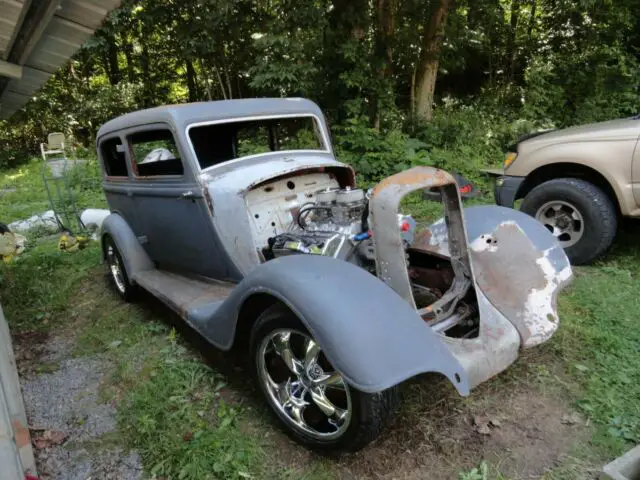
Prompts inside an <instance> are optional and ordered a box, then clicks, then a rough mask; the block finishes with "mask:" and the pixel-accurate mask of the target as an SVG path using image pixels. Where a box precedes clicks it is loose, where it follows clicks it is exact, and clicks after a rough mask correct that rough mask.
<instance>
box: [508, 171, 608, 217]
mask: <svg viewBox="0 0 640 480" xmlns="http://www.w3.org/2000/svg"><path fill="white" fill-rule="evenodd" d="M554 178H579V179H581V180H585V181H587V182H589V183H592V184H594V185H595V186H596V187H598V188H600V190H602V191H603V192H604V193H605V194H606V195H607V196H608V197H609V198H610V199H611V201H612V202H613V204H614V205H615V206H616V210H617V211H618V214H620V205H619V204H618V197H617V196H616V192H615V191H614V190H613V187H612V186H611V184H610V183H609V181H608V180H607V179H606V178H605V177H604V176H603V175H602V174H601V173H600V172H598V171H597V170H594V169H593V168H591V167H587V166H585V165H580V164H577V163H553V164H551V165H545V166H543V167H539V168H537V169H536V170H534V171H533V172H531V173H530V174H529V175H527V178H526V180H525V181H524V182H523V183H522V185H521V186H520V188H519V189H518V193H517V195H516V198H517V199H520V198H524V197H525V196H526V195H527V194H528V193H529V192H530V191H531V190H533V189H534V188H535V187H537V186H538V185H540V184H541V183H544V182H546V181H548V180H553V179H554Z"/></svg>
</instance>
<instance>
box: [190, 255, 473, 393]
mask: <svg viewBox="0 0 640 480" xmlns="http://www.w3.org/2000/svg"><path fill="white" fill-rule="evenodd" d="M265 293H266V294H269V295H272V296H273V297H274V298H276V299H278V300H280V301H281V302H283V303H284V304H285V305H287V306H288V307H289V308H290V309H291V310H292V311H293V312H294V313H295V314H296V316H297V317H298V318H299V319H300V321H301V322H302V323H303V324H304V326H305V327H306V328H307V329H308V330H309V331H310V332H311V334H312V335H313V336H314V338H315V339H316V340H317V342H318V343H319V344H320V346H321V347H322V350H323V351H324V352H325V355H326V356H327V359H328V360H329V361H330V362H331V363H332V365H333V366H334V367H335V368H336V369H337V370H338V371H340V372H341V373H342V375H343V376H344V378H345V380H346V381H347V382H348V383H349V384H350V385H352V386H354V387H356V388H357V389H359V390H362V391H364V392H378V391H382V390H384V389H387V388H389V387H392V386H394V385H396V384H398V383H400V382H402V381H404V380H406V379H408V378H410V377H413V376H415V375H418V374H420V373H426V372H436V373H440V374H442V375H444V376H445V377H447V378H448V379H449V380H450V381H451V382H452V383H453V385H454V386H455V387H456V389H457V390H458V391H459V392H460V394H462V395H468V394H469V390H470V388H471V386H472V385H471V382H470V380H469V378H468V375H467V373H466V371H465V369H464V368H463V367H462V365H461V364H460V362H459V361H458V360H457V359H456V358H455V357H454V356H453V355H452V354H451V353H450V352H449V350H448V348H447V346H446V345H445V344H444V343H443V342H442V340H441V339H440V337H439V336H438V335H437V334H435V333H434V332H432V331H431V329H430V328H429V327H428V326H427V325H426V324H425V322H424V321H423V320H422V319H421V318H420V316H419V315H418V314H417V312H416V311H415V310H413V309H412V308H411V307H410V306H409V304H408V303H407V302H406V301H404V300H403V299H402V297H400V296H399V295H398V294H397V293H396V292H394V291H393V290H392V289H391V288H390V287H389V286H387V285H386V284H385V283H384V282H382V281H380V280H378V279H377V278H376V277H374V276H373V275H371V274H370V273H368V272H366V271H365V270H362V269H361V268H359V267H357V266H355V265H352V264H350V263H348V262H344V261H342V260H336V259H333V258H330V257H324V256H316V255H293V256H287V257H282V258H278V259H275V260H271V261H269V262H267V263H264V264H262V265H260V266H258V267H256V268H255V269H254V270H253V271H251V273H249V275H248V276H247V277H245V278H244V279H243V280H242V282H240V283H239V284H238V286H237V287H236V288H235V289H234V291H233V293H232V294H231V295H230V297H229V298H228V299H227V300H226V301H225V302H224V303H223V304H222V305H221V306H220V307H219V308H218V309H217V310H216V311H215V312H213V314H212V315H211V316H210V317H209V318H208V319H206V320H205V321H204V323H203V324H201V325H195V326H196V328H197V329H198V330H199V331H200V332H202V333H203V334H204V335H205V337H207V338H208V339H209V340H210V341H212V342H213V343H214V344H216V345H218V346H220V347H221V348H224V349H229V348H231V346H232V344H233V342H234V340H235V332H236V324H237V315H238V312H239V311H240V309H241V308H242V305H243V304H244V302H246V301H247V300H248V299H249V298H250V297H251V296H252V295H255V294H265Z"/></svg>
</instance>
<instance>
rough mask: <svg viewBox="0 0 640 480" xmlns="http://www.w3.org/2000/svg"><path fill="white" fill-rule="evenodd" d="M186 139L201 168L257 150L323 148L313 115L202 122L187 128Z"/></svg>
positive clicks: (264, 151)
mask: <svg viewBox="0 0 640 480" xmlns="http://www.w3.org/2000/svg"><path fill="white" fill-rule="evenodd" d="M189 139H190V140H191V143H192V144H193V149H194V150H195V152H196V156H197V157H198V162H199V163H200V168H202V169H205V168H207V167H211V166H212V165H217V164H219V163H223V162H227V161H229V160H233V159H235V158H240V157H246V156H249V155H257V154H260V153H267V152H275V151H284V150H286V151H291V150H326V146H325V145H324V141H323V140H322V136H321V135H320V128H319V127H318V125H317V123H316V120H315V119H314V118H313V117H310V116H306V117H283V118H269V119H265V120H245V121H239V122H228V123H216V124H213V125H201V126H195V127H191V128H190V129H189Z"/></svg>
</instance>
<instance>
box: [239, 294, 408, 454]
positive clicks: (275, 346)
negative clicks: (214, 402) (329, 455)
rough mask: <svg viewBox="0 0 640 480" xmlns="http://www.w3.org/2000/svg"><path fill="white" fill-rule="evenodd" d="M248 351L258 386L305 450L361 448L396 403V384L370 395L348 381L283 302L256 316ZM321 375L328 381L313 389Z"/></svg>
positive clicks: (384, 421) (393, 409) (383, 422)
mask: <svg viewBox="0 0 640 480" xmlns="http://www.w3.org/2000/svg"><path fill="white" fill-rule="evenodd" d="M312 349H315V350H313V351H314V352H316V353H315V358H314V359H312V360H310V361H307V360H308V359H309V358H311V356H310V355H307V353H306V352H309V351H311V350H312ZM250 352H251V358H252V366H253V369H254V373H255V375H256V379H257V380H258V385H259V386H260V390H261V391H262V393H263V395H264V397H265V399H266V400H267V403H268V404H269V406H270V407H271V410H272V412H273V413H274V414H275V415H276V417H277V418H278V420H279V423H280V426H281V427H282V428H283V429H284V430H285V432H286V433H287V434H288V435H289V436H290V437H291V438H293V439H294V440H295V441H297V442H299V443H301V444H303V445H305V446H307V447H309V448H312V449H315V450H324V451H349V452H354V451H357V450H360V449H361V448H363V447H364V446H365V445H367V444H368V443H370V442H371V441H373V440H374V439H375V438H377V437H378V436H379V435H380V433H381V432H382V430H383V428H384V426H385V425H386V424H387V422H388V420H389V418H390V417H391V416H392V414H393V412H394V411H395V409H396V407H397V405H398V403H399V395H398V388H397V387H392V388H390V389H388V390H385V391H383V392H379V393H373V394H370V393H365V392H361V391H359V390H357V389H356V388H354V387H352V386H350V385H348V384H347V383H346V382H345V381H344V380H343V378H342V376H341V375H340V373H339V372H337V371H335V370H334V369H333V367H332V366H331V364H330V363H329V362H328V360H327V359H326V357H325V356H324V354H323V353H322V351H321V350H320V347H319V346H318V345H317V344H316V343H315V340H314V339H313V337H312V335H311V334H310V333H309V331H308V330H307V329H306V328H305V327H304V326H303V325H302V323H301V322H300V321H299V320H298V319H297V317H296V316H295V315H294V314H293V313H292V312H291V311H290V310H288V309H287V308H286V307H284V306H283V305H274V306H272V307H269V308H268V309H267V310H265V311H264V312H263V313H262V314H261V315H260V316H259V317H258V319H257V320H256V323H255V325H254V327H253V330H252V334H251V343H250ZM278 352H280V353H278ZM285 359H287V360H286V361H285ZM289 365H294V367H293V370H292V369H291V368H290V367H289ZM294 370H297V371H299V372H301V373H295V372H294ZM265 373H266V375H265ZM325 377H328V378H330V379H331V380H327V381H326V383H324V384H322V385H323V386H319V387H316V385H321V384H320V383H314V382H319V381H320V379H322V378H325ZM316 388H319V390H316ZM300 406H302V407H300ZM321 407H322V408H321ZM296 408H297V410H296ZM334 408H335V413H331V414H329V413H328V412H330V411H332V410H333V409H334Z"/></svg>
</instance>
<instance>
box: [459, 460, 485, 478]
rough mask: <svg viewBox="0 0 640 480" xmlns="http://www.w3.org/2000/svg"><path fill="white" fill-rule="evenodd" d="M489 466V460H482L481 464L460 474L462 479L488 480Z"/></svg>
mask: <svg viewBox="0 0 640 480" xmlns="http://www.w3.org/2000/svg"><path fill="white" fill-rule="evenodd" d="M488 473H489V468H488V467H487V462H482V463H481V464H480V466H478V467H474V468H472V469H471V470H469V471H467V472H463V473H460V475H458V477H459V479H460V480H488V478H489V477H488Z"/></svg>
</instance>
